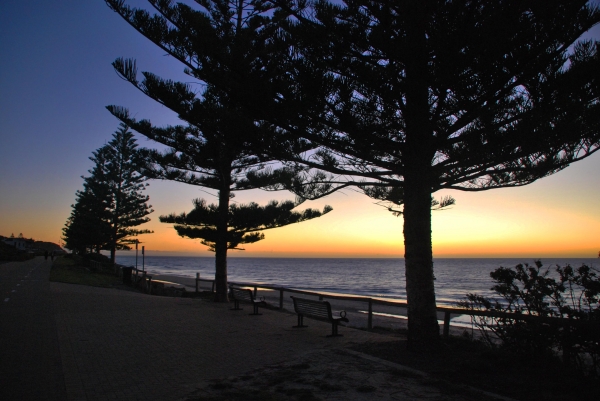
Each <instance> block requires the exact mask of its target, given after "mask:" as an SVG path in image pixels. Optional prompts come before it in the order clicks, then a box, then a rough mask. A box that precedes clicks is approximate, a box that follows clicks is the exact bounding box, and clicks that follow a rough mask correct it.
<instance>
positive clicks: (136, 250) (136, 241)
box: [135, 239, 140, 274]
mask: <svg viewBox="0 0 600 401" xmlns="http://www.w3.org/2000/svg"><path fill="white" fill-rule="evenodd" d="M139 242H140V241H139V240H138V239H136V240H135V271H136V274H137V259H138V244H139Z"/></svg>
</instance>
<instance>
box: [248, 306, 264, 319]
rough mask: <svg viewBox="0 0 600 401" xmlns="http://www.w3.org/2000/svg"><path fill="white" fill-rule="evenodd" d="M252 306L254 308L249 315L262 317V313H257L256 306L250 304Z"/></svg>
mask: <svg viewBox="0 0 600 401" xmlns="http://www.w3.org/2000/svg"><path fill="white" fill-rule="evenodd" d="M252 306H253V307H254V311H253V312H252V313H251V314H250V315H251V316H257V315H262V313H258V305H257V304H252Z"/></svg>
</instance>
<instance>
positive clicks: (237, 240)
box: [160, 199, 332, 252]
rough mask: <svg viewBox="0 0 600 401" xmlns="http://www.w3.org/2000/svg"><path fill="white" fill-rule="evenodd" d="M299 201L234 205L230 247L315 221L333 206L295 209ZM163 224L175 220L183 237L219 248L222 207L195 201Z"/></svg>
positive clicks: (230, 215) (212, 247) (165, 218)
mask: <svg viewBox="0 0 600 401" xmlns="http://www.w3.org/2000/svg"><path fill="white" fill-rule="evenodd" d="M297 206H298V203H295V202H292V201H284V202H277V201H271V202H269V203H268V204H267V205H266V206H260V205H259V204H257V203H255V202H251V203H248V204H231V205H230V206H229V221H228V226H227V249H237V250H243V248H240V247H239V246H240V245H243V244H252V243H255V242H258V241H260V240H262V239H264V238H265V235H264V234H263V233H262V231H264V230H269V229H273V228H278V227H284V226H287V225H289V224H294V223H300V222H303V221H306V220H311V219H314V218H317V217H321V216H322V215H324V214H326V213H329V212H330V211H331V210H332V208H331V207H329V206H326V207H325V208H324V209H323V211H322V212H321V211H319V210H316V209H305V210H303V211H302V212H297V211H294V210H293V209H295V208H296V207H297ZM160 221H161V222H162V223H173V224H175V226H174V228H175V230H176V231H177V233H178V234H179V235H180V236H182V237H188V238H200V239H201V243H202V244H203V245H206V246H208V248H209V249H210V250H211V251H213V252H214V251H215V245H216V243H217V241H218V240H219V237H218V235H217V225H218V224H219V206H218V205H215V204H210V205H207V204H206V201H205V200H204V199H196V200H194V209H193V210H192V211H191V212H189V213H182V214H180V215H175V214H170V215H168V216H160Z"/></svg>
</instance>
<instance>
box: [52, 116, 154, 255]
mask: <svg viewBox="0 0 600 401" xmlns="http://www.w3.org/2000/svg"><path fill="white" fill-rule="evenodd" d="M92 154H93V156H92V157H90V160H92V161H93V162H94V167H93V168H92V169H91V170H89V173H90V176H88V177H82V178H83V180H84V183H83V190H81V191H77V192H76V197H77V199H76V201H75V204H73V205H71V207H72V212H71V215H70V216H69V218H68V220H67V222H66V224H65V227H64V228H63V235H64V237H63V239H64V241H65V247H66V248H67V249H71V250H73V251H75V252H77V253H78V254H80V255H84V254H86V253H88V252H95V253H100V251H101V250H108V251H110V260H111V262H112V263H114V262H115V251H116V250H117V249H130V246H129V245H130V244H131V243H134V242H135V241H136V240H135V237H137V236H138V235H140V234H149V233H151V232H152V231H150V230H143V229H136V228H134V227H137V226H139V225H141V224H144V223H146V222H148V221H149V220H150V218H148V217H147V216H148V215H149V214H150V213H152V212H153V210H152V206H150V205H148V203H147V202H148V200H149V197H148V196H144V195H143V194H142V191H143V190H144V189H145V187H146V186H147V185H148V184H146V183H145V181H146V180H147V179H146V178H145V177H144V176H142V175H141V174H140V173H139V170H140V168H139V165H140V158H139V154H138V150H137V144H136V140H135V138H134V137H133V134H132V133H131V131H129V129H128V127H127V126H126V125H125V124H121V125H120V127H119V129H118V130H117V131H116V132H115V133H114V134H113V139H112V140H111V141H110V142H108V143H107V144H106V145H104V146H102V147H101V148H99V149H97V150H96V151H95V152H92Z"/></svg>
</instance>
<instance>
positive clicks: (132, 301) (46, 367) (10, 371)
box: [0, 258, 598, 400]
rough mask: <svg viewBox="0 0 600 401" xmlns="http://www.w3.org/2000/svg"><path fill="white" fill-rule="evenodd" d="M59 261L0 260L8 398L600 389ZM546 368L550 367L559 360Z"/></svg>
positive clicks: (464, 396)
mask: <svg viewBox="0 0 600 401" xmlns="http://www.w3.org/2000/svg"><path fill="white" fill-rule="evenodd" d="M49 273H50V261H47V262H46V261H44V259H43V258H36V259H34V260H32V261H27V262H19V263H16V262H12V263H8V264H2V265H0V291H2V304H1V305H0V380H1V382H0V399H2V400H113V399H114V400H238V399H239V400H241V399H244V400H253V399H254V400H319V399H323V400H325V399H327V400H371V399H381V400H414V399H426V400H481V399H503V398H504V397H502V396H497V395H494V394H491V393H490V392H494V393H503V394H506V395H508V396H512V397H514V398H516V399H563V400H569V399H578V400H584V399H596V397H593V398H590V396H588V394H592V393H591V392H590V393H587V392H588V391H596V389H597V387H593V386H592V384H589V386H588V387H587V388H586V389H584V390H581V391H579V392H575V391H574V389H573V390H570V386H571V383H572V381H571V379H570V378H568V377H564V376H563V377H562V378H561V379H560V380H554V382H552V381H551V382H550V384H553V385H554V386H555V387H553V388H549V387H547V385H544V384H543V383H542V384H539V383H532V382H531V381H530V380H531V379H522V380H521V381H519V380H517V379H519V378H522V377H523V375H524V373H526V372H527V371H529V370H530V369H529V368H526V369H522V370H520V371H519V370H517V369H518V368H519V367H520V366H521V365H522V363H521V362H520V361H509V362H505V361H503V360H502V359H498V357H497V356H494V355H487V354H485V353H483V354H482V355H483V359H478V358H479V356H478V355H479V354H481V352H480V351H477V350H476V351H473V352H471V351H469V350H467V349H465V347H464V346H463V345H459V346H457V345H456V344H448V345H447V350H446V351H439V350H438V351H437V352H436V354H435V355H434V356H432V355H429V356H428V355H427V354H423V353H420V354H410V353H408V352H407V351H406V350H405V347H404V346H403V344H402V341H404V340H403V337H401V336H398V335H397V334H393V333H390V332H387V331H386V332H384V333H377V332H367V331H364V330H357V329H350V328H345V327H342V328H340V332H341V333H342V334H344V336H343V337H339V338H326V337H325V336H326V334H329V332H330V330H331V329H330V326H329V325H328V324H326V323H321V322H315V321H309V327H308V328H306V329H293V328H292V326H293V325H295V324H296V317H295V315H293V314H291V313H287V312H280V311H276V310H269V309H266V310H264V311H263V315H262V316H249V315H248V313H250V312H251V310H250V309H249V308H248V307H247V308H246V310H245V311H231V310H230V306H229V305H223V304H215V303H212V302H208V301H205V300H202V299H192V298H169V297H159V296H151V295H146V294H141V293H138V292H135V291H130V290H128V289H127V288H125V287H123V286H122V285H120V286H119V285H116V286H114V287H112V288H102V287H90V286H83V285H75V284H66V283H59V282H49V281H48V276H49ZM478 353H479V354H478ZM411 368H413V369H411ZM513 370H514V371H515V372H516V373H515V375H513V376H510V375H508V374H507V373H506V372H509V371H513ZM539 370H540V371H544V372H546V373H547V372H548V365H547V364H546V365H544V366H543V367H541V368H539ZM422 372H428V373H427V374H423V373H422ZM486 372H487V373H486ZM546 376H547V375H546V374H543V375H541V377H546ZM594 386H595V384H594ZM472 387H478V388H479V389H473V388H472ZM554 388H557V390H555V389H554ZM565 389H566V391H565ZM481 390H484V391H487V393H486V392H482V391H481ZM546 390H550V391H546ZM559 390H561V391H563V392H562V393H558V392H557V391H559ZM595 394H598V393H597V392H596V393H595ZM536 395H537V396H536ZM546 397H554V398H546Z"/></svg>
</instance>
